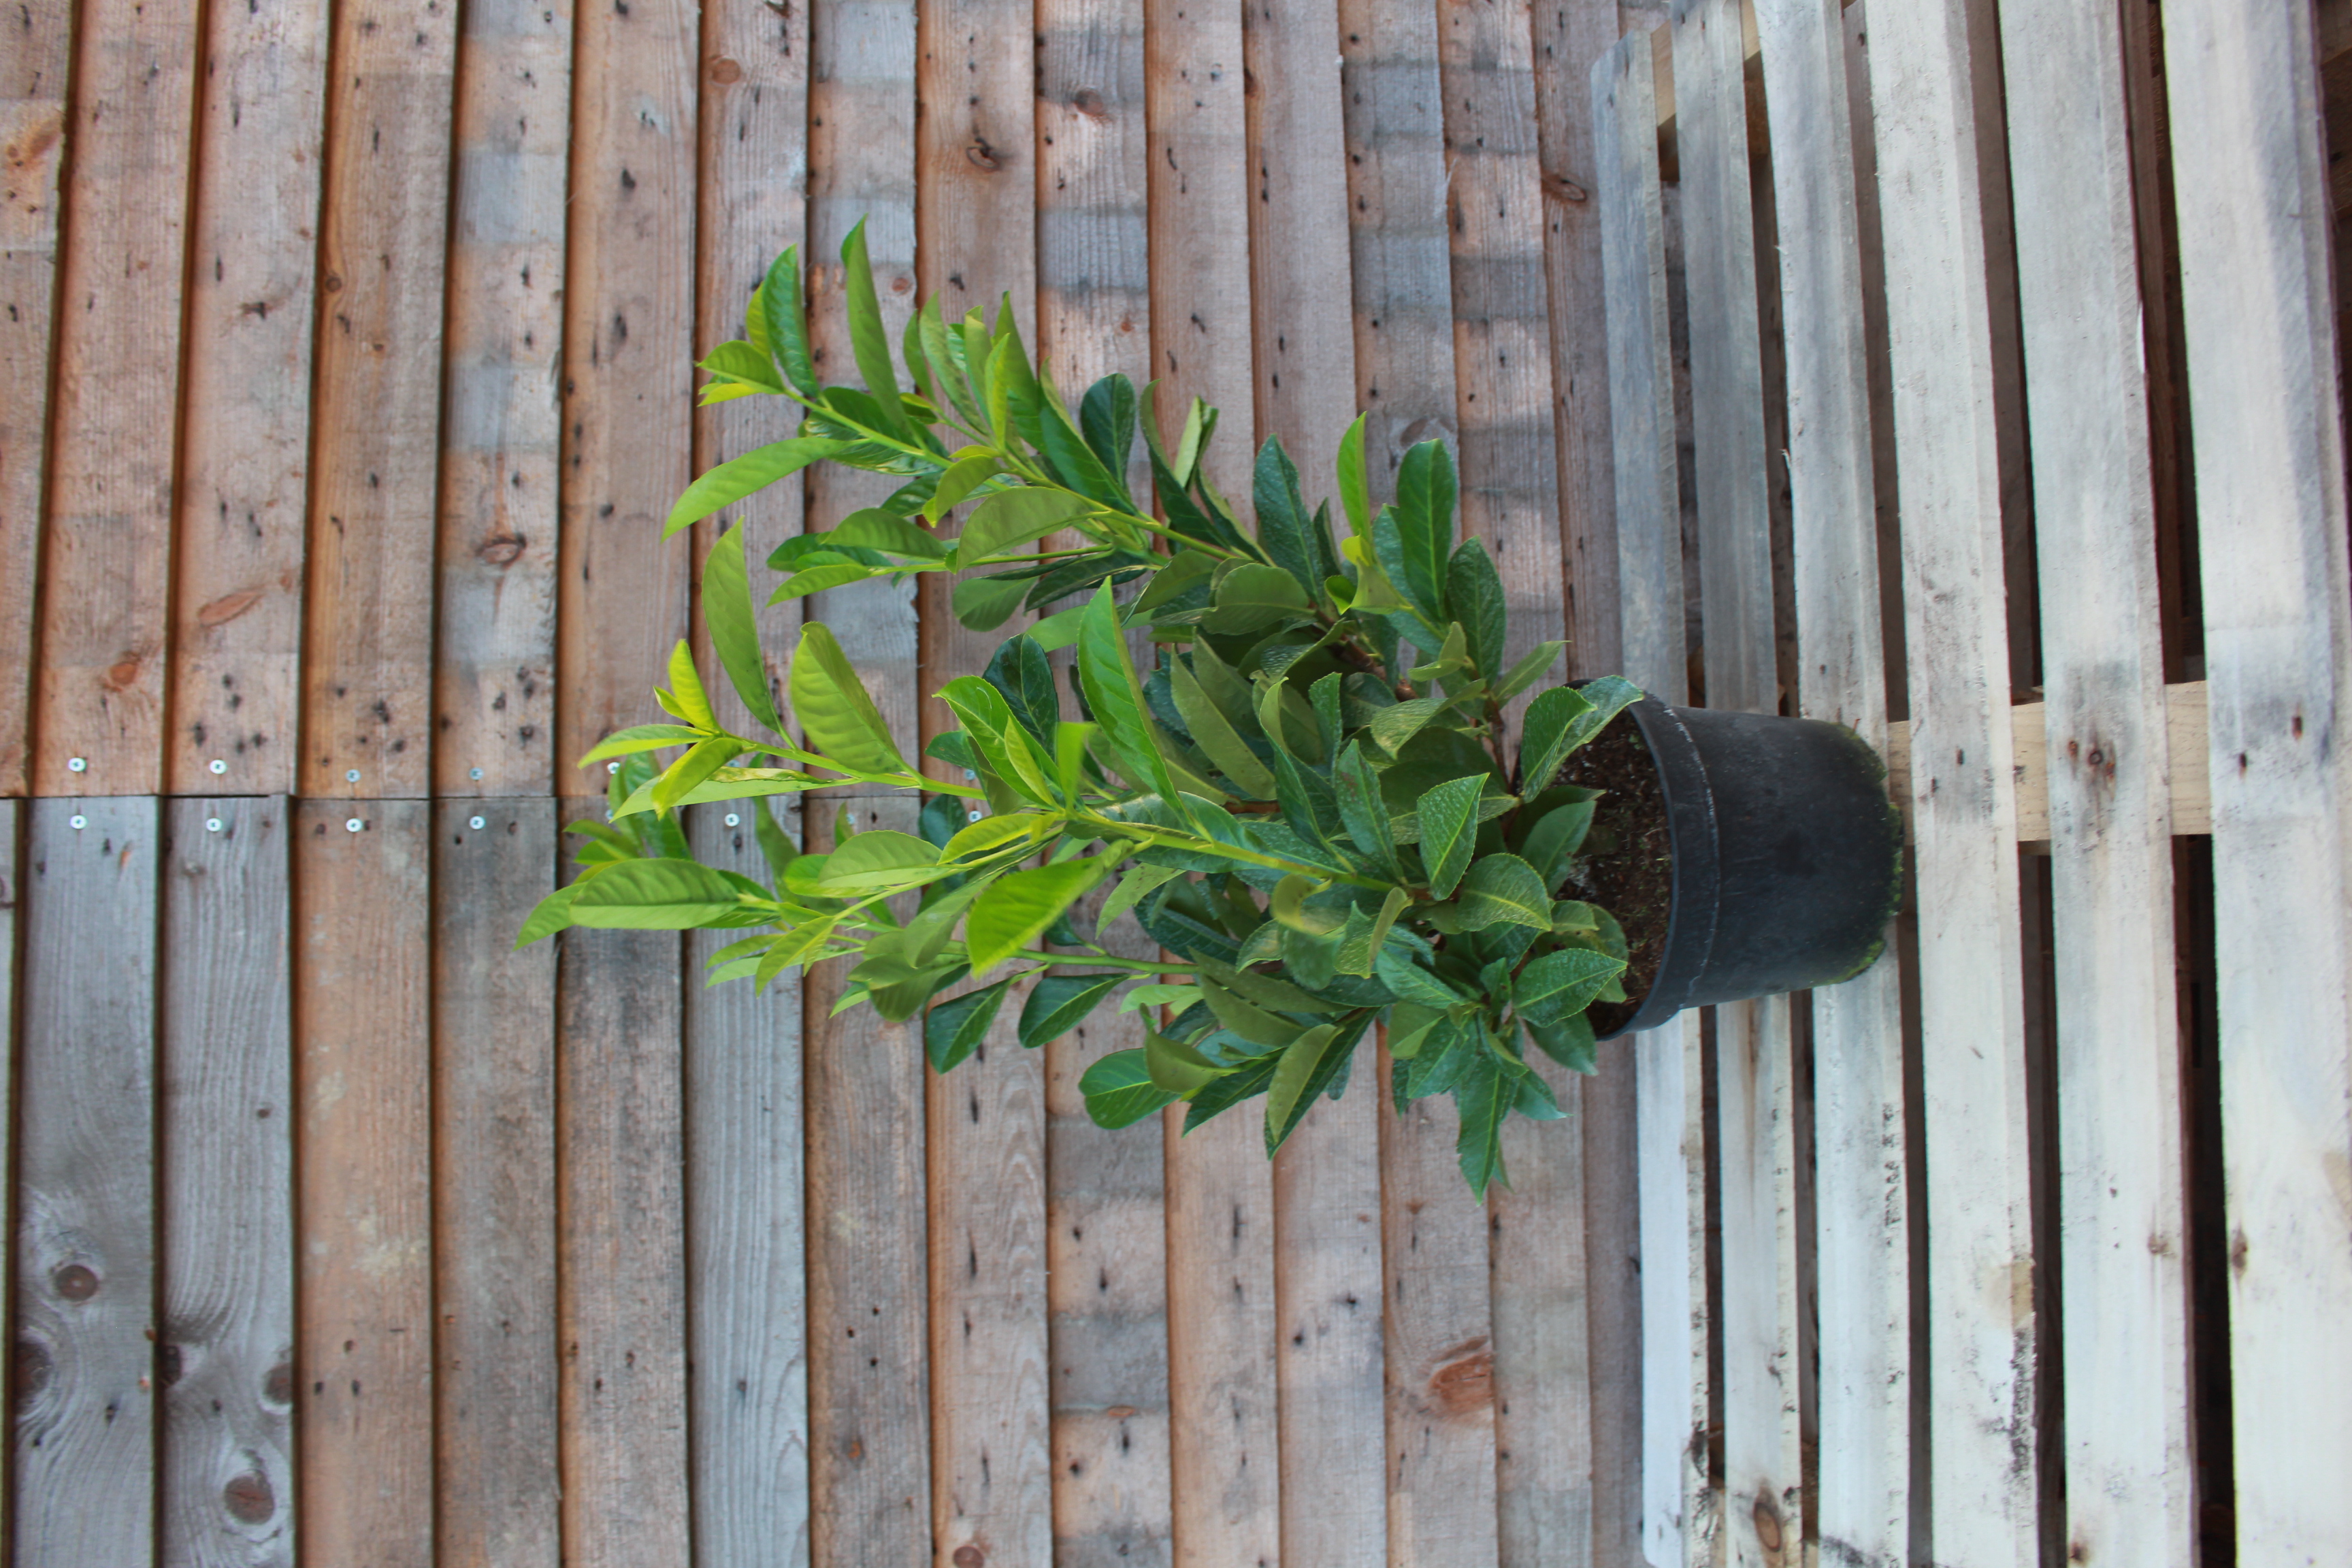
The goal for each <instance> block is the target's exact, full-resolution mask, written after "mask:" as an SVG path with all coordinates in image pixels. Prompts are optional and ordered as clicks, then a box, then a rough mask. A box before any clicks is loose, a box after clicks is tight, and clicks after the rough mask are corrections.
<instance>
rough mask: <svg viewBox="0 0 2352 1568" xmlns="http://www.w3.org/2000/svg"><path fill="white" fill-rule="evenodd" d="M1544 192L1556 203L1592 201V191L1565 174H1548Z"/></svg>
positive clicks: (1545, 179) (1544, 181)
mask: <svg viewBox="0 0 2352 1568" xmlns="http://www.w3.org/2000/svg"><path fill="white" fill-rule="evenodd" d="M1543 190H1544V195H1548V196H1549V197H1550V198H1551V199H1552V200H1554V201H1556V202H1589V201H1591V199H1592V193H1591V191H1588V190H1586V189H1585V188H1584V187H1583V186H1582V185H1580V184H1577V183H1576V182H1575V181H1574V180H1571V179H1570V178H1569V177H1568V176H1567V175H1565V174H1546V175H1545V176H1544V177H1543Z"/></svg>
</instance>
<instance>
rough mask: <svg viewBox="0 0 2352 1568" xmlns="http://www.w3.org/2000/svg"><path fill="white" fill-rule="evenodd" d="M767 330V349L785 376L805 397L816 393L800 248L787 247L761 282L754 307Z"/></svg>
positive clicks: (814, 367) (814, 368)
mask: <svg viewBox="0 0 2352 1568" xmlns="http://www.w3.org/2000/svg"><path fill="white" fill-rule="evenodd" d="M754 310H755V313H756V314H757V315H758V316H759V318H760V321H761V325H762V326H763V327H764V328H765V329H766V336H767V340H768V348H769V351H770V352H771V353H773V354H774V355H775V356H776V363H778V364H780V365H782V367H783V371H784V376H785V379H787V380H788V381H790V382H791V383H792V384H793V386H794V387H796V388H798V389H799V391H800V393H801V395H803V396H804V397H814V396H815V395H816V389H817V380H816V366H815V364H814V363H812V361H811V360H810V358H809V345H808V326H807V323H806V321H804V320H803V316H802V313H801V312H802V304H801V261H800V251H799V249H798V247H794V246H790V245H788V246H786V247H784V253H783V254H782V256H779V257H777V258H776V259H775V262H774V264H773V265H772V266H771V267H770V268H768V276H767V279H765V280H764V281H763V282H761V285H760V297H759V300H758V301H757V303H756V305H755V307H754Z"/></svg>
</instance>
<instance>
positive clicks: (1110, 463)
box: [1078, 374, 1136, 500]
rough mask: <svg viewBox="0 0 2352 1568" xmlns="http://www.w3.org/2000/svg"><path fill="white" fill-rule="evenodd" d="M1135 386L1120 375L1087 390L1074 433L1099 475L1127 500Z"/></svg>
mask: <svg viewBox="0 0 2352 1568" xmlns="http://www.w3.org/2000/svg"><path fill="white" fill-rule="evenodd" d="M1135 412H1136V407H1135V384H1134V383H1133V382H1131V381H1129V380H1128V379H1127V377H1125V376H1123V375H1116V374H1114V375H1107V376H1104V377H1103V378H1102V379H1101V380H1100V381H1097V382H1096V383H1095V384H1093V385H1092V386H1090V387H1088V388H1087V395H1086V396H1085V397H1084V398H1083V399H1081V400H1080V401H1079V404H1078V431H1079V434H1081V435H1082V436H1084V437H1086V442H1087V447H1088V449H1090V450H1091V451H1092V452H1093V453H1094V455H1095V457H1096V458H1097V459H1098V460H1099V461H1100V462H1101V464H1102V466H1103V471H1104V472H1105V473H1107V474H1108V475H1109V476H1110V477H1111V479H1112V480H1113V481H1114V482H1116V483H1117V484H1118V489H1119V496H1120V498H1121V499H1122V500H1126V499H1128V498H1127V485H1126V476H1127V465H1128V458H1129V457H1130V456H1131V455H1132V454H1133V453H1134V450H1135Z"/></svg>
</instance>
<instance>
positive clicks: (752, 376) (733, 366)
mask: <svg viewBox="0 0 2352 1568" xmlns="http://www.w3.org/2000/svg"><path fill="white" fill-rule="evenodd" d="M698 368H699V369H702V370H707V371H709V372H710V374H713V375H718V376H724V377H725V378H727V379H728V380H730V381H735V382H741V383H743V384H747V385H751V386H755V387H757V388H759V389H760V390H761V391H762V392H782V391H783V389H784V384H783V379H782V377H781V376H779V375H777V374H776V367H775V364H774V363H773V362H772V361H771V360H770V359H769V358H768V356H767V354H766V353H762V352H761V349H760V348H759V347H758V345H756V344H753V343H750V342H731V343H720V344H719V346H718V347H717V348H715V349H713V350H711V351H710V353H709V355H708V356H706V357H705V358H704V359H703V361H702V363H701V364H700V365H699V366H698Z"/></svg>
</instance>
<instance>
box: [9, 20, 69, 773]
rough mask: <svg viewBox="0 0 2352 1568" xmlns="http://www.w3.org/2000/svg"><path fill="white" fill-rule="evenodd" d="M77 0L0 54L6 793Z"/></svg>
mask: <svg viewBox="0 0 2352 1568" xmlns="http://www.w3.org/2000/svg"><path fill="white" fill-rule="evenodd" d="M72 56H73V11H72V5H71V0H41V4H39V5H26V6H25V7H24V9H22V10H20V11H19V12H18V13H17V15H16V31H15V33H14V34H13V36H12V37H10V39H9V45H8V48H7V50H6V51H5V54H0V795H23V794H24V793H26V773H25V770H26V763H27V752H28V750H29V748H30V747H31V744H32V729H31V726H32V701H33V643H34V637H33V632H34V618H35V604H36V599H37V588H38V585H39V582H40V577H39V571H40V559H41V510H42V509H41V487H42V480H43V479H44V477H45V470H46V468H47V458H48V453H49V443H48V437H47V430H48V417H49V393H50V371H51V368H52V366H53V364H54V363H55V362H54V360H53V358H52V351H53V349H54V347H55V344H56V328H57V304H58V212H59V209H60V206H61V202H60V198H59V189H58V174H59V171H60V170H61V169H62V168H63V166H64V163H65V154H66V114H67V104H66V78H67V68H68V64H69V63H70V61H71V59H72Z"/></svg>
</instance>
